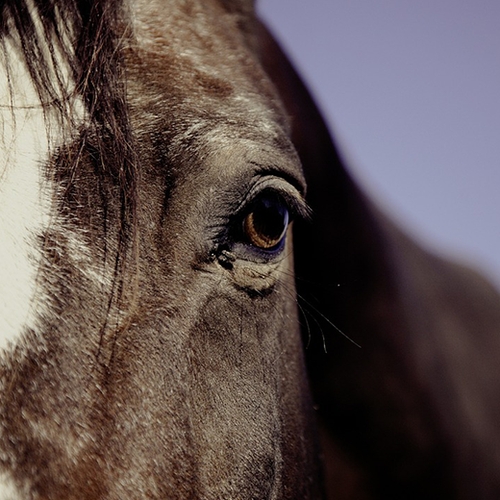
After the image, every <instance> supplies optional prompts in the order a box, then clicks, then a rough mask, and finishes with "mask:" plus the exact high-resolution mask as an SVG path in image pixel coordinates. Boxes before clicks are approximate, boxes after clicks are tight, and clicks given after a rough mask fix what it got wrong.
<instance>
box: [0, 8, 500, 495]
mask: <svg viewBox="0 0 500 500" xmlns="http://www.w3.org/2000/svg"><path fill="white" fill-rule="evenodd" d="M1 16H2V17H1V23H0V31H1V33H0V36H1V47H2V50H1V52H0V54H1V56H0V57H1V67H2V73H1V79H2V80H1V82H2V94H1V95H2V97H1V99H2V102H1V103H0V105H1V108H0V109H1V113H2V127H1V139H2V140H1V151H2V153H1V154H2V160H3V161H2V165H1V177H0V228H1V235H2V236H1V242H0V256H1V259H2V267H1V269H0V297H1V298H0V340H1V344H0V348H1V353H0V395H1V396H0V398H1V399H0V401H1V405H0V499H2V500H27V499H30V500H31V499H52V500H56V499H58V500H62V499H64V500H70V499H79V500H84V499H89V500H90V499H92V500H96V499H102V500H115V499H124V498H126V499H135V498H137V499H144V498H148V499H187V498H190V499H191V498H200V499H221V498H228V499H229V498H231V499H233V498H234V499H236V498H237V499H264V498H269V499H319V498H336V499H348V498H357V499H376V498H396V497H399V498H406V499H411V498H422V497H426V498H456V499H466V498H476V499H477V498H481V499H490V498H491V499H493V498H498V495H499V494H500V425H499V424H500V405H499V403H498V398H497V396H498V389H499V382H500V380H499V377H498V362H497V360H498V359H499V354H500V338H499V331H498V330H499V329H498V326H499V325H500V307H499V296H498V294H497V292H496V291H495V290H494V289H493V288H492V287H491V286H490V285H489V284H488V283H487V282H486V281H485V280H484V279H483V278H482V277H480V276H479V275H478V274H476V273H475V272H474V271H472V270H469V269H468V268H465V267H463V266H461V265H458V264H455V263H451V262H448V261H445V260H443V259H442V258H440V257H437V256H434V255H432V254H430V253H428V252H427V251H426V250H424V249H421V248H420V247H419V246H418V245H417V244H415V243H414V242H413V241H412V240H411V238H409V237H408V236H406V235H405V234H404V233H403V232H402V231H401V230H400V229H399V228H398V227H397V226H396V225H395V224H394V223H392V222H391V221H390V218H388V217H387V216H386V215H385V214H383V213H382V212H381V211H380V210H379V209H378V208H377V207H376V206H375V205H374V204H373V203H372V202H371V201H370V200H369V199H368V198H367V197H366V196H365V194H364V193H363V192H362V191H361V190H360V189H359V188H358V187H357V186H356V185H355V183H354V182H353V181H352V179H351V177H350V176H349V174H348V172H347V170H346V168H345V165H344V163H345V162H344V160H343V158H342V155H341V154H340V153H339V151H338V150H337V148H336V146H335V144H334V143H333V141H332V139H331V137H330V135H329V133H328V130H327V128H326V126H325V124H324V122H323V120H322V118H321V115H320V112H319V111H318V109H317V107H316V106H315V104H314V102H313V100H312V98H311V96H310V95H309V93H308V91H307V89H306V88H305V86H304V85H303V83H302V81H301V79H300V77H299V76H298V75H297V73H296V72H295V70H294V69H293V67H292V65H291V64H290V62H289V61H288V59H287V57H286V56H285V54H284V53H283V52H282V50H281V48H280V47H279V45H278V44H277V43H276V41H275V40H274V39H273V37H272V35H271V34H270V32H269V31H268V30H267V29H266V27H265V26H264V25H263V24H262V23H261V22H260V21H259V20H258V18H257V17H256V15H255V11H254V5H253V2H252V1H251V0H135V1H134V2H123V1H121V0H86V1H82V0H64V1H63V0H2V2H1ZM339 284H341V285H342V286H338V285H339Z"/></svg>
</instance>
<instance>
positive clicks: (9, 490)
mask: <svg viewBox="0 0 500 500" xmlns="http://www.w3.org/2000/svg"><path fill="white" fill-rule="evenodd" d="M22 498H23V496H22V495H21V493H20V492H19V490H18V488H17V487H16V486H15V485H14V481H12V478H10V477H9V476H8V475H7V474H0V500H21V499H22Z"/></svg>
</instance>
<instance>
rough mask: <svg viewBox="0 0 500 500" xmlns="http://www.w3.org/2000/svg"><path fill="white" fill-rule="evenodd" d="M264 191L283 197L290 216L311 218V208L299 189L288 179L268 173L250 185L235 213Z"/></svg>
mask: <svg viewBox="0 0 500 500" xmlns="http://www.w3.org/2000/svg"><path fill="white" fill-rule="evenodd" d="M265 192H272V193H275V194H278V195H279V196H281V198H283V200H284V201H285V202H286V204H287V206H288V209H289V210H290V212H291V215H292V218H295V217H297V216H298V217H300V218H301V219H303V220H306V221H308V220H310V219H311V213H312V211H311V208H310V207H309V205H308V204H307V202H306V201H305V199H304V198H303V196H302V195H301V193H300V192H299V190H298V189H297V188H296V187H295V186H293V185H292V184H290V183H289V182H288V181H286V180H284V179H282V178H280V177H276V176H269V175H266V176H265V177H262V178H260V179H258V180H257V181H256V182H255V183H254V184H253V185H252V187H251V188H250V190H249V191H248V192H247V194H246V195H245V197H244V198H243V200H242V202H241V203H240V205H239V207H238V208H237V210H236V213H237V214H240V213H241V212H244V211H245V209H246V208H247V207H249V206H251V204H252V202H253V201H254V200H255V199H257V197H259V196H260V195H262V194H263V193H265Z"/></svg>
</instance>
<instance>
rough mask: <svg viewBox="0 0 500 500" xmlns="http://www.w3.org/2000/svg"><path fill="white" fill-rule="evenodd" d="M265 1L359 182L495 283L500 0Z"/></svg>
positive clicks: (499, 238) (424, 237)
mask: <svg viewBox="0 0 500 500" xmlns="http://www.w3.org/2000/svg"><path fill="white" fill-rule="evenodd" d="M258 6H259V11H260V13H261V16H262V17H263V18H264V19H265V20H267V22H268V24H269V25H270V27H271V28H272V29H273V31H274V33H275V34H276V35H278V38H279V39H280V41H281V42H282V44H283V45H284V46H285V48H286V49H287V50H288V52H289V53H290V54H291V56H292V58H293V60H294V61H295V63H296V65H297V66H298V68H299V69H300V71H301V73H302V74H303V75H304V76H305V79H306V81H307V82H308V84H309V87H310V88H311V89H312V90H313V92H314V94H315V95H316V98H317V100H318V102H319V104H320V106H321V108H322V109H323V112H324V114H325V117H326V119H327V121H328V123H329V124H330V128H331V130H333V131H334V132H335V136H336V138H337V140H338V141H339V143H340V145H341V147H342V149H343V151H344V153H345V154H346V156H347V158H348V159H349V161H350V171H351V172H352V173H353V174H354V175H355V177H356V178H357V179H358V181H359V182H360V183H361V184H362V185H363V186H364V188H365V189H366V190H367V191H369V192H370V193H371V195H372V196H373V197H375V198H376V199H377V200H378V202H379V203H380V204H381V206H382V207H383V208H384V209H385V210H386V212H388V213H390V214H391V216H392V217H394V218H396V219H397V220H398V221H399V223H400V225H402V226H404V227H405V228H406V229H407V230H408V231H410V232H412V234H414V235H416V236H417V237H418V238H419V240H420V241H421V242H424V243H425V244H426V245H427V246H429V247H431V248H434V249H438V250H439V251H444V252H445V253H447V254H449V255H453V256H455V257H458V258H459V259H461V260H466V261H469V262H473V263H474V265H475V266H476V267H479V268H481V269H482V270H483V271H484V272H485V273H486V274H487V275H488V276H489V277H490V279H492V280H493V281H494V282H495V283H496V284H497V287H498V286H500V194H499V191H500V2H499V1H498V0H441V1H440V2H436V1H435V0H418V1H404V0H377V1H374V0H349V1H348V0H260V1H259V2H258Z"/></svg>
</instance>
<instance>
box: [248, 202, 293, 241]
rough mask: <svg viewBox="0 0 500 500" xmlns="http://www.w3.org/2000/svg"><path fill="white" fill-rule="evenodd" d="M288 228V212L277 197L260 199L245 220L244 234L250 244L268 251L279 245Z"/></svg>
mask: <svg viewBox="0 0 500 500" xmlns="http://www.w3.org/2000/svg"><path fill="white" fill-rule="evenodd" d="M287 226H288V210H287V208H286V205H285V204H284V203H283V201H282V200H281V199H280V198H278V197H275V196H273V197H262V198H261V199H259V200H258V201H257V202H256V203H255V205H254V207H253V210H252V211H251V212H250V213H249V214H248V215H247V217H246V219H245V233H246V235H247V237H248V238H249V240H250V242H251V243H252V244H253V245H255V246H257V247H260V248H264V249H270V248H273V247H275V246H276V245H278V244H279V243H280V241H281V240H282V238H283V236H284V235H285V232H286V229H287Z"/></svg>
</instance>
